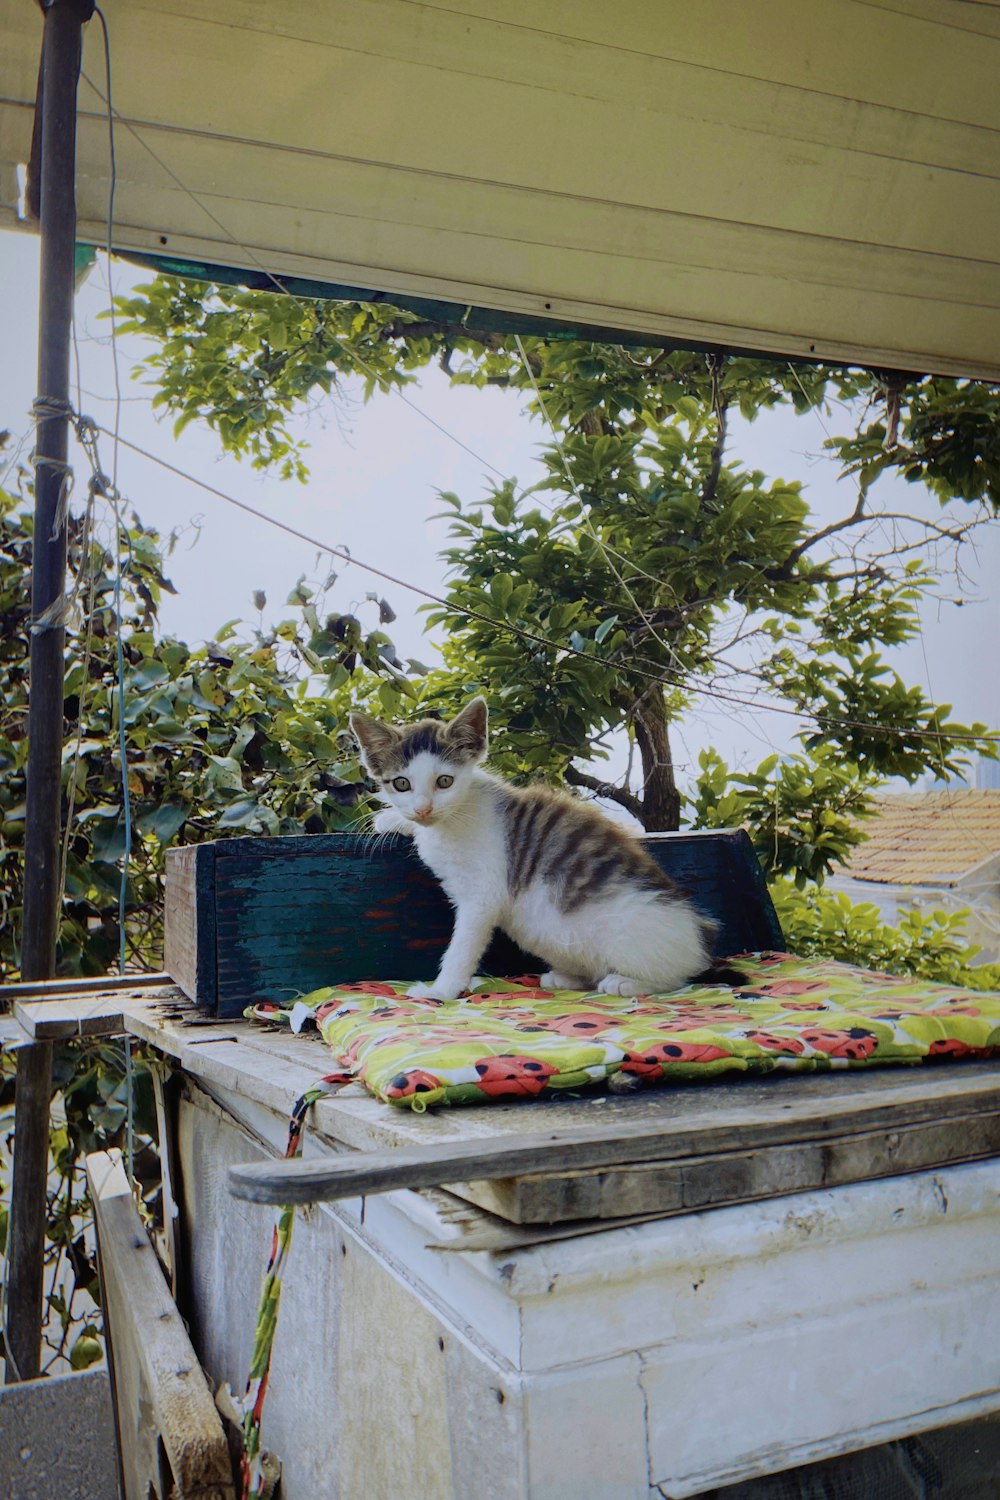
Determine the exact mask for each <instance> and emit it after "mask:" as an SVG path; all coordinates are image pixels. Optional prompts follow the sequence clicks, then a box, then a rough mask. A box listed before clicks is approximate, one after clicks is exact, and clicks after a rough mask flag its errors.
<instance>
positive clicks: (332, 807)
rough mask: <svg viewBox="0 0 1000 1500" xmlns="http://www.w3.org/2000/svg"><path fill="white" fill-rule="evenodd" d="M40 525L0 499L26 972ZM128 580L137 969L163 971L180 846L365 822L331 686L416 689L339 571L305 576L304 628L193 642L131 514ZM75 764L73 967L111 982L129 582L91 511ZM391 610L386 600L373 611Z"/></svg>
mask: <svg viewBox="0 0 1000 1500" xmlns="http://www.w3.org/2000/svg"><path fill="white" fill-rule="evenodd" d="M31 534H32V518H31V516H30V514H29V513H28V512H27V511H26V510H25V509H24V508H23V507H22V505H21V504H20V502H19V501H18V500H17V499H16V498H15V497H14V496H12V495H9V494H3V493H0V619H2V623H3V630H2V634H0V892H2V896H0V900H2V902H3V913H2V915H3V920H2V922H0V974H5V975H7V976H13V975H15V974H16V971H17V964H18V937H19V932H20V923H21V903H22V869H21V854H22V849H23V839H24V817H25V769H26V761H27V663H28V631H29V623H30V621H29V616H30V606H29V598H30V590H29V587H28V580H29V578H30V571H31ZM125 538H126V542H127V553H128V555H127V561H126V565H125V570H124V577H123V584H122V601H123V604H122V615H123V619H122V639H123V645H124V656H125V664H126V668H125V720H126V729H127V782H128V789H129V797H130V805H131V818H132V834H133V837H132V849H131V857H130V859H129V862H128V870H127V880H126V888H125V907H126V946H127V957H128V960H129V962H130V964H133V965H137V966H139V967H144V968H156V967H158V966H159V964H160V961H161V959H160V954H161V942H162V905H163V851H164V850H165V849H166V848H167V847H168V846H169V845H170V844H172V843H175V842H184V843H197V842H200V841H202V840H204V839H211V838H225V837H227V836H228V835H232V834H240V833H244V834H245V833H298V832H302V831H303V830H305V831H307V832H322V831H324V830H330V829H340V828H346V827H349V826H352V825H354V824H355V822H356V821H357V819H358V817H359V814H360V813H361V812H363V795H364V788H363V786H362V785H361V783H360V772H359V770H358V766H357V762H356V760H355V758H354V753H353V744H352V743H351V742H350V740H349V738H348V737H347V736H346V735H345V733H344V721H343V719H342V718H341V717H339V716H338V712H337V709H336V707H335V706H334V704H333V702H332V701H331V693H334V692H335V691H336V690H337V688H338V687H339V686H340V685H341V684H343V683H344V682H346V681H347V680H348V679H349V677H350V675H351V673H352V672H355V671H360V670H364V671H365V672H366V673H367V676H368V679H369V680H370V681H371V682H373V683H375V684H376V685H377V684H384V685H385V687H386V690H387V694H388V695H390V701H391V702H392V703H393V704H395V703H396V702H398V700H399V695H400V693H401V692H404V691H411V689H410V687H409V679H408V674H407V668H406V666H405V664H404V663H403V662H401V661H400V660H399V658H398V657H397V655H396V652H395V648H394V647H393V645H392V642H391V640H390V639H389V637H388V636H387V635H386V634H385V632H384V631H383V630H382V629H381V628H379V627H378V625H376V626H375V628H367V627H366V626H365V625H364V624H363V623H362V621H361V620H360V619H359V618H358V617H357V616H355V615H353V614H339V613H335V612H333V611H332V610H331V609H330V608H329V605H328V603H327V599H328V595H329V593H330V591H331V590H332V589H333V587H334V584H335V579H334V576H333V575H332V574H327V575H325V576H324V577H323V578H322V579H321V580H320V581H319V582H315V583H313V582H309V581H308V580H306V579H304V578H303V579H300V580H299V582H298V583H297V584H296V586H295V588H294V589H293V590H292V593H291V594H290V596H289V599H288V604H289V605H290V606H291V607H292V614H291V616H290V617H289V618H287V619H284V620H281V621H280V622H279V623H278V624H277V625H275V626H271V627H267V626H265V625H264V624H263V618H264V616H263V610H264V609H265V608H266V601H265V600H264V599H263V598H260V599H258V600H257V601H256V602H257V603H258V605H259V606H260V620H261V623H260V624H259V625H258V626H257V628H255V629H250V630H247V629H245V628H238V627H237V623H236V622H230V623H228V624H226V625H223V626H222V628H221V629H220V630H219V631H218V633H217V635H216V637H215V639H214V640H212V641H209V642H208V643H207V644H206V645H202V646H198V647H192V646H190V645H187V644H186V643H185V642H183V641H179V640H176V639H174V638H172V637H170V636H164V635H162V634H161V633H160V631H159V629H158V623H157V609H158V605H159V601H160V598H161V595H162V591H163V590H164V589H170V588H171V587H172V586H171V584H170V583H169V581H168V579H167V578H166V576H165V574H164V566H165V563H164V559H163V556H162V555H161V548H160V544H159V539H158V537H157V535H156V533H155V532H153V531H151V530H149V529H148V528H147V527H145V526H143V524H142V523H141V521H140V520H139V519H138V517H135V516H132V517H131V518H130V520H129V521H128V524H127V526H126V530H125ZM69 588H70V592H71V593H72V594H75V600H76V605H77V619H76V622H75V624H73V625H72V626H71V628H70V629H69V631H68V633H67V646H66V698H65V726H64V737H65V744H66V750H65V754H64V770H63V824H64V826H65V827H66V829H67V833H66V841H65V847H64V851H63V855H64V865H65V896H64V899H63V906H62V917H61V922H60V929H59V950H58V963H59V972H60V973H64V974H101V973H105V972H107V971H108V970H109V969H110V968H112V967H113V966H114V964H115V962H116V961H117V958H118V953H119V893H120V885H121V869H120V867H121V863H122V861H123V859H124V854H125V824H124V803H123V791H122V775H121V762H120V755H119V750H118V712H119V705H118V696H119V695H118V684H117V663H116V651H115V637H116V627H115V605H114V594H115V577H114V567H113V560H112V556H111V552H110V551H109V549H108V547H107V546H106V545H105V543H104V542H103V541H102V540H101V539H99V538H98V537H97V535H96V534H95V528H94V527H93V526H91V525H90V524H89V522H88V520H87V519H86V518H83V519H79V518H78V519H73V520H71V521H70V546H69ZM373 605H374V610H375V612H376V615H384V614H385V611H386V606H384V604H380V602H379V601H378V600H374V601H373Z"/></svg>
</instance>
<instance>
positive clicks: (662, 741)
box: [635, 688, 681, 833]
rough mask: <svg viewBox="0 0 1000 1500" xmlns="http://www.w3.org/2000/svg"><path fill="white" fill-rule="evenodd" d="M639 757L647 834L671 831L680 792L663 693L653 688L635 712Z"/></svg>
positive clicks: (677, 824) (678, 814)
mask: <svg viewBox="0 0 1000 1500" xmlns="http://www.w3.org/2000/svg"><path fill="white" fill-rule="evenodd" d="M635 738H636V743H637V744H638V746H639V754H640V755H641V756H642V787H643V789H642V821H643V824H644V826H645V829H646V832H647V833H674V832H675V831H676V830H677V829H678V828H679V827H680V823H681V794H680V792H679V791H678V790H677V783H676V782H675V780H674V762H673V757H672V756H671V754H670V736H669V734H668V733H667V716H666V713H665V712H664V706H663V693H662V691H661V690H660V689H659V688H652V689H651V690H650V692H649V693H648V694H647V695H646V697H645V698H643V700H642V702H641V703H640V704H639V707H638V708H637V709H636V715H635Z"/></svg>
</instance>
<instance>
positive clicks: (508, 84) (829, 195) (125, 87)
mask: <svg viewBox="0 0 1000 1500" xmlns="http://www.w3.org/2000/svg"><path fill="white" fill-rule="evenodd" d="M103 8H104V10H105V12H106V14H107V18H108V24H109V28H110V34H111V47H112V67H113V95H114V102H115V106H116V109H117V111H118V113H119V115H120V116H121V123H120V124H119V126H118V128H117V133H116V146H117V155H118V185H117V195H116V208H115V225H114V234H113V238H114V243H115V244H116V246H117V247H119V248H120V249H122V250H125V251H131V252H139V253H142V254H144V255H165V256H168V257H170V258H171V259H172V260H173V261H175V262H187V263H192V262H193V263H195V264H201V265H205V264H212V265H220V266H225V267H231V268H237V269H242V270H249V271H254V272H256V273H257V274H258V275H261V274H263V275H264V276H265V281H264V284H267V282H266V275H267V274H273V275H276V276H279V277H286V276H288V277H296V278H299V279H300V280H302V281H306V282H314V283H323V284H326V285H328V286H329V285H332V286H334V287H335V288H337V289H338V290H339V291H340V292H341V293H342V294H345V295H346V294H349V292H350V290H351V289H356V290H357V291H358V292H360V293H362V294H365V295H367V296H371V295H372V294H374V293H378V294H382V295H383V296H384V297H385V298H387V299H388V300H392V301H397V300H410V299H423V300H424V301H433V302H441V303H446V304H451V305H452V306H453V307H459V308H461V309H462V310H463V311H464V309H465V308H467V307H470V306H471V307H474V308H487V309H492V310H495V311H496V312H497V313H500V314H505V315H507V317H506V319H505V322H504V324H503V325H502V326H510V324H509V319H510V316H511V315H513V316H515V317H517V318H525V317H527V318H532V319H537V320H540V323H541V324H542V325H547V326H554V325H559V324H562V325H572V326H577V327H580V326H586V327H588V328H590V329H596V328H601V329H607V330H615V331H617V332H619V333H621V334H633V335H635V334H640V335H644V336H646V337H648V338H650V339H651V340H655V341H662V340H668V341H676V342H679V343H696V344H707V345H712V346H722V347H729V348H734V347H735V348H744V349H751V350H759V351H762V352H767V353H772V354H779V355H786V356H796V357H802V358H815V359H827V360H831V361H838V362H842V361H849V362H858V363H863V364H874V365H881V366H887V367H894V368H901V369H909V370H933V371H941V372H952V373H956V374H961V375H978V376H984V377H988V378H993V379H997V378H1000V268H998V261H1000V191H998V181H997V179H998V178H1000V87H998V84H997V80H998V78H1000V8H997V7H994V6H992V5H990V4H968V3H963V0H763V3H761V4H757V5H745V6H736V5H733V4H732V0H701V3H700V4H698V5H691V4H690V3H687V0H685V3H682V0H619V3H617V4H615V5H609V4H607V3H606V0H450V3H448V4H438V3H428V4H422V3H417V0H366V3H365V4H363V5H359V4H357V3H356V0H323V3H322V4H316V3H315V0H282V3H280V4H274V3H265V0H239V3H237V0H212V4H211V5H206V4H205V3H204V0H166V3H163V0H103ZM0 27H2V35H3V38H4V47H3V55H2V58H0V224H4V223H5V224H8V225H9V224H12V223H14V222H15V221H16V214H17V208H16V205H17V185H16V168H17V166H18V165H19V164H22V163H24V162H26V161H27V158H28V154H29V148H30V140H31V126H32V114H33V106H34V95H35V82H36V76H37V68H38V53H39V46H40V38H41V13H40V11H39V9H38V6H37V4H36V3H35V0H0ZM103 79H104V61H103V54H102V47H101V37H100V31H99V27H98V23H97V22H96V21H94V22H92V23H91V24H90V25H89V26H88V27H87V29H86V41H85V52H84V78H83V80H82V81H81V86H80V115H81V118H80V133H79V171H78V202H79V216H80V237H81V239H84V240H87V241H90V242H91V243H96V244H99V243H103V241H104V237H105V217H106V212H107V200H108V150H107V125H106V119H105V116H104V105H103V102H102V99H101V97H100V93H101V92H103V87H104V84H103ZM477 322H478V324H479V326H480V327H481V326H482V324H483V320H482V319H481V318H477Z"/></svg>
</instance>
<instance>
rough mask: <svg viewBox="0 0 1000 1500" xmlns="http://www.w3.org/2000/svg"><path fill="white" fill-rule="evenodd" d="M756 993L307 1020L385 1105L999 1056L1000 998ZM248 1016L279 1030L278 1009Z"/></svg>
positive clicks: (790, 976)
mask: <svg viewBox="0 0 1000 1500" xmlns="http://www.w3.org/2000/svg"><path fill="white" fill-rule="evenodd" d="M729 962H730V963H731V964H733V965H734V966H735V967H738V969H739V971H740V973H741V974H742V975H743V977H744V980H745V982H744V983H742V984H740V985H737V986H735V987H728V986H725V985H713V986H707V985H698V984H690V985H687V986H686V987H685V988H684V989H682V990H677V991H675V992H673V993H672V994H669V995H638V996H636V997H635V998H634V999H625V998H622V997H620V996H611V995H600V994H593V993H586V994H585V993H582V992H578V991H569V990H560V991H553V990H545V989H542V988H541V987H540V986H539V983H538V978H537V976H535V975H532V974H526V975H521V976H520V977H519V978H518V979H478V980H475V981H474V982H473V988H472V990H471V991H470V993H469V994H468V995H467V996H466V997H465V998H464V999H463V1000H460V1001H442V1000H414V999H410V998H408V997H407V995H406V990H407V987H408V986H407V985H406V984H404V983H398V984H397V983H394V982H390V981H383V980H379V981H368V982H365V983H360V984H350V985H341V986H335V987H332V988H330V989H324V990H317V991H316V992H315V993H314V994H312V995H306V996H305V997H304V998H303V999H302V1000H299V1001H297V1002H296V1016H297V1017H299V1018H300V1017H301V1016H302V1014H303V1011H304V1010H307V1011H311V1012H312V1013H313V1015H314V1017H315V1021H316V1024H317V1025H318V1027H319V1029H320V1031H321V1033H322V1035H323V1037H324V1039H325V1040H326V1041H327V1043H328V1044H329V1046H330V1047H331V1048H332V1050H333V1052H334V1054H335V1056H336V1058H337V1061H338V1064H339V1065H340V1066H341V1067H342V1068H344V1069H345V1070H348V1071H349V1072H350V1073H351V1074H353V1076H355V1077H357V1078H359V1079H361V1080H362V1081H363V1083H364V1084H365V1085H366V1087H367V1088H368V1089H370V1090H371V1092H372V1093H373V1094H376V1095H377V1096H378V1098H380V1099H383V1100H385V1101H386V1102H387V1103H391V1104H395V1105H399V1106H403V1107H405V1108H409V1109H415V1110H424V1109H427V1108H428V1107H431V1106H434V1105H441V1104H486V1103H489V1102H490V1101H492V1100H512V1099H537V1098H539V1097H545V1096H549V1097H552V1096H554V1095H557V1094H560V1093H564V1092H565V1091H566V1090H580V1089H586V1088H594V1087H596V1086H598V1085H600V1084H602V1083H603V1082H604V1081H605V1080H606V1079H607V1078H609V1077H610V1076H611V1075H612V1074H614V1073H617V1072H622V1073H623V1074H625V1075H626V1076H630V1077H631V1078H632V1079H633V1081H636V1082H641V1083H643V1084H656V1083H664V1082H670V1081H672V1080H673V1081H678V1082H685V1083H688V1082H691V1081H693V1080H698V1079H708V1078H714V1077H718V1076H719V1075H720V1074H725V1075H727V1076H732V1075H735V1074H738V1073H750V1074H759V1073H769V1072H773V1071H774V1070H775V1069H777V1068H783V1069H791V1070H796V1071H802V1070H810V1069H811V1070H824V1071H825V1070H829V1069H831V1068H861V1067H871V1066H872V1065H878V1064H884V1063H915V1062H920V1061H922V1060H924V1059H925V1058H926V1059H928V1060H935V1059H942V1060H945V1061H947V1060H949V1059H954V1058H983V1057H991V1056H1000V994H996V993H988V992H979V991H973V990H960V989H956V988H954V987H953V986H950V985H939V984H929V983H927V982H926V981H923V980H913V979H900V978H896V977H893V976H892V975H889V974H879V973H875V972H874V971H871V970H866V969H858V968H854V967H852V966H851V965H849V964H841V963H834V962H831V961H823V960H816V959H801V958H795V957H793V956H791V955H790V954H787V953H754V954H739V955H737V957H735V958H733V959H731V960H729ZM247 1015H248V1016H250V1017H252V1018H253V1019H255V1020H259V1021H263V1022H266V1023H268V1024H271V1025H273V1024H275V1023H278V1024H280V1023H281V1022H282V1020H283V1019H285V1018H287V1017H288V1016H289V1012H288V1011H286V1010H283V1009H282V1008H280V1007H275V1006H273V1005H271V1004H265V1005H261V1006H258V1007H252V1008H251V1009H250V1010H248V1011H247Z"/></svg>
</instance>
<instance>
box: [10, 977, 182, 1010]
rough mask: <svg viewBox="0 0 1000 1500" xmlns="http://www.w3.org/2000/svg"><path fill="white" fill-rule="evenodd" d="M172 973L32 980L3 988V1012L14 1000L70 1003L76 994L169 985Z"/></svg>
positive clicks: (93, 993)
mask: <svg viewBox="0 0 1000 1500" xmlns="http://www.w3.org/2000/svg"><path fill="white" fill-rule="evenodd" d="M172 982H173V981H172V980H171V978H170V975H169V974H102V975H100V976H99V977H98V978H96V979H33V980H25V981H24V982H23V983H18V984H4V985H0V1009H3V1008H4V1003H5V1002H9V1003H11V1004H12V1003H13V1002H14V1001H15V1000H28V999H33V1000H49V999H53V1000H69V999H72V997H73V996H74V995H95V994H101V995H103V994H105V993H109V994H110V993H112V992H116V991H118V990H137V989H144V988H146V986H151V987H157V986H161V987H162V986H163V985H169V984H171V983H172Z"/></svg>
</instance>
